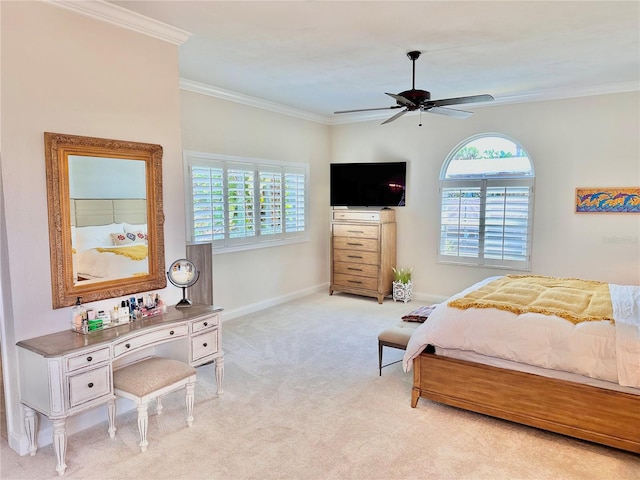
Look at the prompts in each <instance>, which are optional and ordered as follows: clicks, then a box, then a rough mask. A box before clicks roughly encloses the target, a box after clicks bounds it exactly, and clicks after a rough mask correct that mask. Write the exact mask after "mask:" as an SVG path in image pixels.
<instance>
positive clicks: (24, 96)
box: [0, 2, 185, 449]
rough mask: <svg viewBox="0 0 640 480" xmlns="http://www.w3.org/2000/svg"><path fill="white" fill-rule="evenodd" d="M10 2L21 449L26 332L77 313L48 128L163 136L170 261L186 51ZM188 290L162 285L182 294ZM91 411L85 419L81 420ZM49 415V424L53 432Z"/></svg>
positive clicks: (12, 314) (5, 343) (6, 191)
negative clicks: (54, 236)
mask: <svg viewBox="0 0 640 480" xmlns="http://www.w3.org/2000/svg"><path fill="white" fill-rule="evenodd" d="M1 8H2V17H1V21H2V25H1V27H2V30H1V31H2V85H1V89H2V90H1V98H2V119H1V121H2V145H1V150H2V195H3V198H4V202H3V203H4V212H3V213H4V215H3V219H4V222H5V230H4V232H3V233H5V234H6V243H4V242H3V247H5V246H6V252H7V255H6V256H5V255H4V253H5V252H4V248H3V256H2V260H1V264H0V269H1V275H2V277H1V278H2V307H3V308H2V310H3V314H2V315H3V331H2V354H3V369H4V372H5V374H7V373H10V375H5V381H6V384H5V387H6V389H5V394H6V396H7V407H8V408H7V410H8V411H7V426H8V434H9V441H10V444H11V446H12V447H13V448H15V449H20V445H19V443H20V442H24V437H23V436H22V421H21V417H20V408H19V405H18V398H19V394H18V387H17V382H16V378H15V377H16V375H15V372H17V371H18V366H17V361H16V352H15V342H17V341H19V340H21V339H24V338H29V337H33V336H37V335H41V334H46V333H51V332H55V331H60V330H64V329H66V328H68V325H69V317H70V313H69V309H67V308H64V309H59V310H53V309H52V307H51V305H52V303H51V280H50V279H51V275H50V267H49V240H48V219H47V218H48V217H47V197H46V183H45V164H44V140H43V132H45V131H50V132H59V133H70V134H77V135H88V136H96V137H104V138H114V139H122V140H134V141H141V142H148V143H158V144H161V145H162V146H163V148H164V165H163V176H164V182H163V188H164V212H165V250H166V259H167V261H170V260H171V259H175V258H181V257H184V254H185V247H184V244H185V234H184V231H185V230H184V208H183V203H182V198H183V184H182V180H181V179H182V162H181V158H182V153H181V152H182V147H181V139H180V107H179V102H180V99H179V88H178V85H179V79H178V56H177V55H178V49H177V46H175V45H172V44H169V43H166V42H163V41H160V40H156V39H153V38H152V37H149V36H146V35H142V34H139V33H135V32H132V31H129V30H125V29H122V28H118V27H115V26H113V25H110V24H107V23H104V22H101V21H98V20H93V19H90V18H88V17H84V16H81V15H79V14H75V13H72V12H69V11H67V10H64V9H61V8H58V7H55V6H52V5H50V4H47V3H45V2H2V3H1ZM0 232H2V231H0ZM177 290H178V289H175V288H173V287H170V288H167V289H165V290H164V291H163V292H162V294H163V295H164V297H165V298H166V299H167V300H168V301H177V299H179V298H180V292H179V291H177ZM111 303H112V302H110V303H109V304H111ZM95 306H96V307H99V306H100V303H99V302H96V303H95ZM100 415H102V416H104V412H100ZM80 417H82V416H80ZM83 421H84V420H83V419H82V418H78V419H73V420H72V421H70V422H69V430H70V431H71V432H72V431H74V429H77V427H76V426H75V425H79V424H80V423H82V422H83ZM47 424H48V422H42V428H41V432H42V431H44V432H46V429H47ZM43 441H45V442H46V443H49V442H50V441H51V439H50V438H45V439H43ZM23 446H24V445H23Z"/></svg>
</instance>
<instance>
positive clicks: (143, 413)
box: [138, 402, 149, 452]
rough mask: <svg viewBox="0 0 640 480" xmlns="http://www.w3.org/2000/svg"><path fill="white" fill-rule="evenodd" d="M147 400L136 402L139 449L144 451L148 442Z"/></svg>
mask: <svg viewBox="0 0 640 480" xmlns="http://www.w3.org/2000/svg"><path fill="white" fill-rule="evenodd" d="M147 410H148V405H147V402H143V403H140V404H138V430H139V431H140V451H141V452H146V451H147V446H148V445H149V442H148V441H147V425H148V424H149V413H148V411H147Z"/></svg>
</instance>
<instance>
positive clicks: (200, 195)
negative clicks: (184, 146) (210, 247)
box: [191, 162, 225, 242]
mask: <svg viewBox="0 0 640 480" xmlns="http://www.w3.org/2000/svg"><path fill="white" fill-rule="evenodd" d="M211 163H213V162H211ZM191 191H192V205H193V208H192V211H191V215H192V222H193V241H194V242H212V241H214V240H223V239H224V233H225V228H224V227H225V222H224V177H223V168H222V165H221V164H218V165H211V166H192V167H191Z"/></svg>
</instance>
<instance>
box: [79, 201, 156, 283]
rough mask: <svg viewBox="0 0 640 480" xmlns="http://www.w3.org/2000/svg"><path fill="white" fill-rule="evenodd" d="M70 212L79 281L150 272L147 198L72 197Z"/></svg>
mask: <svg viewBox="0 0 640 480" xmlns="http://www.w3.org/2000/svg"><path fill="white" fill-rule="evenodd" d="M70 211H71V217H72V218H71V221H72V226H71V238H72V246H73V267H74V277H75V279H76V280H77V281H82V282H92V281H103V280H106V279H117V278H128V277H134V276H141V275H148V272H149V258H148V256H149V255H148V254H149V252H148V241H147V240H148V237H147V235H148V234H147V223H146V203H145V200H144V199H72V200H71V209H70Z"/></svg>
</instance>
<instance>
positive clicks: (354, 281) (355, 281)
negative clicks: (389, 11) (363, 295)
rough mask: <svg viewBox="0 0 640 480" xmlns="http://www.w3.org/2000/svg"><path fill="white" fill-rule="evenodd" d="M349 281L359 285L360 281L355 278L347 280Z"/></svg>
mask: <svg viewBox="0 0 640 480" xmlns="http://www.w3.org/2000/svg"><path fill="white" fill-rule="evenodd" d="M348 282H349V283H357V284H358V285H360V284H361V283H362V282H359V281H357V280H348Z"/></svg>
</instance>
